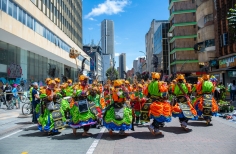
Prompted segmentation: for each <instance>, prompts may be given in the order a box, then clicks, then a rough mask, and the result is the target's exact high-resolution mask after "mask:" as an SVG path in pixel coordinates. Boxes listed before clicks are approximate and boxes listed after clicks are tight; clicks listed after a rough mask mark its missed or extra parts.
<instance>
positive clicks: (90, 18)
mask: <svg viewBox="0 0 236 154" xmlns="http://www.w3.org/2000/svg"><path fill="white" fill-rule="evenodd" d="M88 19H89V20H92V21H97V20H96V19H94V18H88Z"/></svg>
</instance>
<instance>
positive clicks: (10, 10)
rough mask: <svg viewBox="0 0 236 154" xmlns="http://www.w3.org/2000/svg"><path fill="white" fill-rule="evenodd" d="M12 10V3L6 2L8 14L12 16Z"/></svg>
mask: <svg viewBox="0 0 236 154" xmlns="http://www.w3.org/2000/svg"><path fill="white" fill-rule="evenodd" d="M12 10H13V3H12V2H11V1H8V14H9V15H10V16H12Z"/></svg>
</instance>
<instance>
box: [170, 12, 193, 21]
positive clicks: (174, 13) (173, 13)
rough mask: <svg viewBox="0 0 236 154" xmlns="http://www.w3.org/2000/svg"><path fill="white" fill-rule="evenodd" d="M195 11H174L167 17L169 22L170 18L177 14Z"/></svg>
mask: <svg viewBox="0 0 236 154" xmlns="http://www.w3.org/2000/svg"><path fill="white" fill-rule="evenodd" d="M195 12H196V10H181V11H174V12H172V14H171V15H170V17H169V19H168V20H169V21H171V20H172V18H173V17H174V15H177V14H184V13H195Z"/></svg>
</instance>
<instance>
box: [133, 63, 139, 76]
mask: <svg viewBox="0 0 236 154" xmlns="http://www.w3.org/2000/svg"><path fill="white" fill-rule="evenodd" d="M133 68H134V73H136V72H138V60H134V61H133Z"/></svg>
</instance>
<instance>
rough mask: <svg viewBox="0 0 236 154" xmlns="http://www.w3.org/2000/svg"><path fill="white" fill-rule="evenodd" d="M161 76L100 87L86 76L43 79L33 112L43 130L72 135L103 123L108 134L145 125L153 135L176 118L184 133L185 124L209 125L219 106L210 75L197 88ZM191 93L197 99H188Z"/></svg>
mask: <svg viewBox="0 0 236 154" xmlns="http://www.w3.org/2000/svg"><path fill="white" fill-rule="evenodd" d="M160 76H161V74H160V73H157V72H152V73H151V77H152V80H141V81H140V82H138V81H134V82H133V83H132V84H131V83H130V82H129V81H127V80H121V79H120V80H114V81H110V80H108V81H107V82H106V83H105V84H104V85H102V84H100V83H98V82H97V81H96V80H95V81H94V82H93V83H92V84H88V77H87V76H85V75H80V76H79V82H76V83H73V82H72V80H70V79H68V80H67V81H66V82H64V83H62V84H61V82H60V79H59V78H55V79H50V78H47V79H46V80H45V84H46V86H43V87H40V90H39V96H40V103H38V104H37V106H36V108H35V110H34V112H35V113H34V114H36V115H37V120H38V128H39V130H40V131H42V132H48V133H49V134H50V133H54V132H58V131H59V130H60V129H63V128H65V127H66V126H70V127H71V128H72V130H73V134H76V130H77V129H78V128H83V130H84V132H83V134H82V136H90V135H91V134H90V133H88V131H89V129H90V127H91V125H97V126H100V125H103V126H104V127H106V128H107V129H108V131H109V134H110V135H112V134H113V132H114V131H118V132H119V134H120V135H127V133H125V131H126V130H134V124H144V123H148V122H151V124H150V125H149V126H148V129H149V131H150V132H151V134H153V135H158V134H162V132H161V131H160V127H163V126H164V125H165V123H166V122H171V118H172V117H178V118H179V122H180V126H181V127H182V128H183V129H184V130H186V131H188V128H187V123H188V120H196V119H198V118H199V117H201V118H204V120H205V121H206V124H207V125H209V124H210V122H211V120H212V119H211V117H212V116H214V115H216V113H217V112H218V105H217V103H216V101H215V99H214V97H213V95H212V93H213V92H214V89H215V86H214V82H213V81H212V80H211V78H210V75H208V74H204V75H203V76H202V77H199V78H198V82H197V84H194V85H192V84H190V83H187V82H186V80H185V77H184V75H183V74H178V75H177V77H176V78H175V79H174V80H172V81H171V82H170V83H167V82H164V81H161V80H160ZM193 93H195V95H196V97H195V99H191V98H190V96H191V95H192V94H193Z"/></svg>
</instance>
